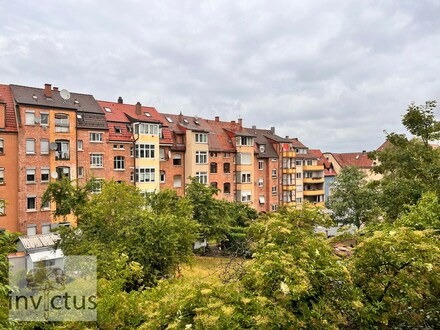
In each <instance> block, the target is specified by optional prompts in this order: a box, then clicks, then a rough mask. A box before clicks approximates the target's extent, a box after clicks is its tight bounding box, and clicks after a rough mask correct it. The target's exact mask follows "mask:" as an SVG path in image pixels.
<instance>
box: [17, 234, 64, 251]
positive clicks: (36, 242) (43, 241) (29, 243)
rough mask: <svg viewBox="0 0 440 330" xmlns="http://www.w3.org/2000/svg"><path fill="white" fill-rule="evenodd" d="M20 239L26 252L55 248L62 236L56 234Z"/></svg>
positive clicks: (22, 237)
mask: <svg viewBox="0 0 440 330" xmlns="http://www.w3.org/2000/svg"><path fill="white" fill-rule="evenodd" d="M18 239H19V240H20V242H21V243H22V244H23V247H24V248H25V249H26V250H30V249H38V248H43V247H50V246H54V245H55V244H56V243H57V242H58V241H59V240H60V236H59V235H58V234H55V233H49V234H41V235H32V236H20V237H19V238H18Z"/></svg>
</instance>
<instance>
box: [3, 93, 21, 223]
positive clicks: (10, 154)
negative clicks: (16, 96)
mask: <svg viewBox="0 0 440 330" xmlns="http://www.w3.org/2000/svg"><path fill="white" fill-rule="evenodd" d="M17 135H18V131H17V121H16V116H15V113H14V104H13V100H12V94H11V90H10V88H9V86H7V85H0V230H8V231H18V230H19V228H18V222H17V219H18V205H17V203H18V173H17V168H18V153H17V150H18V136H17Z"/></svg>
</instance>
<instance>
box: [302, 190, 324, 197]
mask: <svg viewBox="0 0 440 330" xmlns="http://www.w3.org/2000/svg"><path fill="white" fill-rule="evenodd" d="M303 195H304V196H318V195H324V190H304V191H303Z"/></svg>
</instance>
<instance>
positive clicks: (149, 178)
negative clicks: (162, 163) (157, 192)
mask: <svg viewBox="0 0 440 330" xmlns="http://www.w3.org/2000/svg"><path fill="white" fill-rule="evenodd" d="M135 178H136V182H139V183H152V182H156V168H155V167H138V168H136V174H135Z"/></svg>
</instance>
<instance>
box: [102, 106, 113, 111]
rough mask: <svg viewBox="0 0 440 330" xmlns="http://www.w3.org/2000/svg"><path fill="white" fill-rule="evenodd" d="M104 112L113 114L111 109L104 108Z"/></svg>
mask: <svg viewBox="0 0 440 330" xmlns="http://www.w3.org/2000/svg"><path fill="white" fill-rule="evenodd" d="M104 110H105V111H106V112H112V109H110V108H109V107H104Z"/></svg>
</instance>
